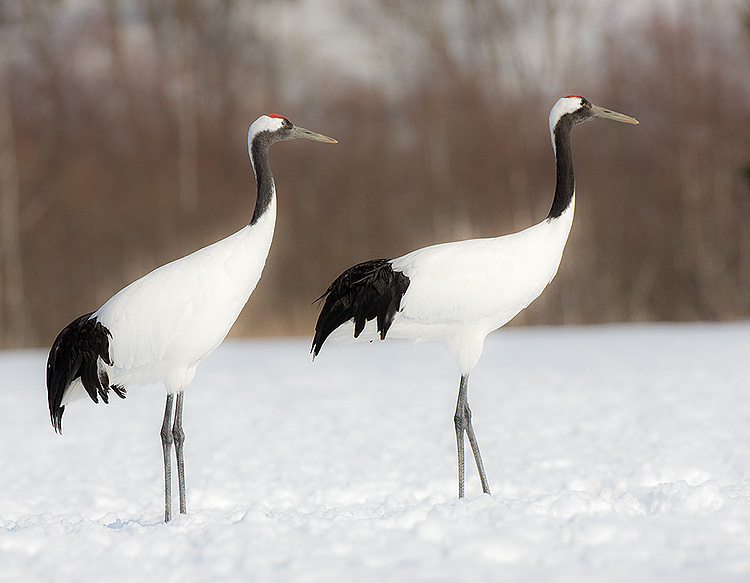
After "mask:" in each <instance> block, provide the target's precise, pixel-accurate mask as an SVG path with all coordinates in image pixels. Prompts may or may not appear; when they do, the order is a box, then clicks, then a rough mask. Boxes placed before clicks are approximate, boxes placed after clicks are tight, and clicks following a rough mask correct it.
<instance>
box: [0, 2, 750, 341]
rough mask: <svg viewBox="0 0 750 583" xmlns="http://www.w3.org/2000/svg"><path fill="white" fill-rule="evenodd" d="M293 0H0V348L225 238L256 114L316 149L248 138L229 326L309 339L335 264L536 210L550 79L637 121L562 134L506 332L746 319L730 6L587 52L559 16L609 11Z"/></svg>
mask: <svg viewBox="0 0 750 583" xmlns="http://www.w3.org/2000/svg"><path fill="white" fill-rule="evenodd" d="M625 4H627V3H625ZM643 4H644V6H645V4H646V3H643ZM313 5H314V3H311V2H306V1H304V0H297V1H294V0H286V1H279V0H164V1H162V0H103V1H101V2H98V3H79V4H76V3H75V2H63V1H61V0H0V345H1V346H4V347H18V346H45V345H49V344H50V343H51V342H52V340H53V338H54V336H55V334H56V333H57V332H58V331H59V330H60V329H61V328H62V326H64V325H65V324H67V323H68V322H69V321H70V320H71V319H72V318H74V317H75V316H77V315H79V314H82V313H85V312H87V311H91V310H93V309H96V308H97V307H98V306H99V305H101V303H102V302H103V301H104V300H106V299H107V298H108V297H110V296H111V295H112V294H113V293H114V292H116V291H117V290H119V289H120V288H121V287H123V286H124V285H126V284H127V283H129V282H130V281H132V280H134V279H135V278H137V277H139V276H141V275H143V274H144V273H146V272H148V271H149V270H151V269H153V268H155V267H157V266H158V265H161V264H163V263H165V262H167V261H170V260H172V259H175V258H177V257H179V256H181V255H184V254H187V253H189V252H191V251H193V250H194V249H196V248H198V247H199V246H203V245H206V244H208V243H211V242H213V241H215V240H217V239H219V238H222V237H224V236H226V235H228V234H229V233H231V232H233V231H235V230H237V229H239V228H241V227H242V226H243V225H244V224H245V223H246V222H247V221H248V220H249V218H250V215H251V213H252V208H253V204H254V197H255V183H254V179H253V175H252V169H251V166H250V163H249V161H248V159H247V152H246V142H245V139H246V132H247V128H248V126H249V124H250V123H251V122H252V121H253V120H254V119H255V118H256V117H257V116H258V115H260V114H261V113H273V112H276V113H283V114H284V115H287V116H288V117H289V118H290V119H291V120H292V121H293V122H295V123H299V124H300V125H304V126H305V127H309V128H311V129H313V130H316V131H320V132H323V133H325V134H328V135H331V136H334V137H336V138H337V139H338V140H339V142H340V144H339V145H338V146H335V147H326V148H322V147H320V148H318V147H308V144H305V143H293V144H284V145H279V146H276V147H275V148H274V150H273V151H272V153H271V158H272V160H271V163H272V166H273V169H274V172H275V177H276V181H277V189H278V197H279V218H278V224H277V230H276V237H275V241H274V245H273V246H272V248H271V254H270V256H269V259H268V262H267V267H266V271H265V273H264V275H263V278H262V279H261V282H260V284H259V286H258V289H257V290H256V292H255V294H254V295H253V298H252V300H251V301H250V303H249V305H248V308H247V309H246V310H245V312H244V313H243V315H242V316H241V318H240V320H239V322H238V324H237V325H236V326H235V329H234V334H235V335H269V334H304V335H307V334H310V332H311V330H312V326H313V324H314V321H315V317H316V315H317V310H316V306H315V305H313V300H314V299H315V298H316V297H317V296H318V295H319V294H320V293H322V291H323V290H324V289H325V287H326V286H327V284H328V283H329V282H330V280H331V279H332V278H333V277H335V276H336V275H338V274H339V273H340V272H341V271H342V270H343V269H344V268H346V267H348V266H349V265H351V264H352V263H354V262H357V261H361V260H364V259H369V258H374V257H394V256H397V255H401V254H403V253H406V252H408V251H410V250H412V249H414V248H417V247H419V246H423V245H427V244H430V243H436V242H441V241H448V240H454V239H458V238H467V237H478V236H495V235H499V234H504V233H507V232H511V231H514V230H518V229H522V228H525V227H526V226H529V225H531V224H532V223H534V222H537V221H539V220H541V219H542V218H543V217H544V216H545V214H546V212H547V211H548V210H549V205H550V204H551V200H552V193H553V190H554V162H553V157H552V149H551V146H550V144H549V134H548V128H547V116H548V113H549V108H550V107H551V105H552V104H553V103H554V101H555V100H556V98H557V97H559V96H560V95H566V94H569V93H580V94H583V95H585V96H586V97H588V98H589V99H591V100H592V101H594V102H595V103H600V104H602V105H605V106H608V107H612V108H613V109H617V110H619V111H623V112H625V113H628V114H630V115H634V116H636V117H638V118H639V119H640V120H641V125H640V126H638V127H620V126H617V125H615V124H611V125H606V124H601V125H599V124H588V125H586V126H584V127H582V128H580V129H578V130H576V135H575V137H574V156H575V162H576V178H577V194H578V196H577V204H578V206H577V210H576V212H577V213H578V217H577V219H576V221H575V224H574V227H573V230H572V233H571V237H570V240H569V243H568V248H567V251H566V254H565V256H564V258H563V262H562V266H561V268H560V272H559V274H558V276H557V279H556V280H555V282H554V284H553V285H552V286H550V288H549V289H548V290H547V292H545V294H543V296H542V297H541V298H540V299H539V300H538V301H537V302H536V303H535V304H533V305H532V306H531V307H530V308H529V309H528V310H527V311H525V312H524V313H522V314H521V315H520V316H519V318H518V319H517V320H516V321H517V322H522V323H527V324H532V323H533V324H557V323H564V324H578V323H599V322H613V321H642V320H695V319H707V320H722V319H734V318H747V317H748V316H749V315H750V293H748V291H749V290H750V221H748V219H747V217H748V216H750V197H749V196H748V195H749V194H750V184H749V183H750V180H749V178H748V170H747V169H748V165H749V164H750V106H749V105H748V104H750V42H749V41H750V29H749V28H745V29H743V22H745V20H744V19H747V15H748V14H750V6H748V5H747V4H746V3H745V4H743V3H741V2H735V3H731V4H727V3H724V2H720V1H719V0H716V1H710V0H707V1H695V2H685V3H684V4H682V5H681V7H680V11H681V12H680V14H670V13H668V12H665V11H663V10H660V9H659V8H658V7H657V8H652V9H649V11H648V13H647V14H642V15H640V16H639V17H638V18H630V19H629V20H627V22H626V23H625V24H622V25H619V26H618V25H617V24H616V22H617V20H616V19H612V20H611V22H610V23H609V25H608V26H606V27H604V28H603V29H602V30H603V32H600V34H599V37H597V39H598V40H597V42H592V34H591V30H592V29H593V28H596V26H597V25H596V24H594V25H592V26H589V27H588V28H586V27H579V26H578V25H579V24H580V22H582V20H583V19H588V18H593V17H594V15H595V12H594V11H593V8H592V7H593V6H599V10H598V12H596V14H600V15H601V14H605V15H606V14H610V16H611V14H612V12H613V11H616V10H617V7H618V6H620V5H619V4H618V3H615V2H599V3H597V2H594V0H590V1H580V2H570V3H561V2H557V1H555V0H544V1H540V2H534V3H526V2H513V1H512V0H497V1H495V2H483V1H480V0H440V1H435V2H403V1H397V0H352V1H351V2H341V3H340V5H339V8H340V10H339V11H338V12H336V13H335V14H328V15H324V16H321V15H316V16H315V17H316V18H317V20H315V19H314V18H311V17H310V14H311V12H310V11H311V10H313V13H314V8H311V6H313ZM326 6H327V7H328V8H330V7H331V6H336V4H326ZM305 11H307V12H305ZM295 14H296V15H297V17H296V18H295V17H294V15H295ZM300 14H302V16H300ZM604 18H606V17H604ZM321 22H322V23H323V24H321ZM316 26H317V27H318V29H319V30H320V32H319V34H318V35H317V36H316V33H315V30H316ZM338 36H341V37H342V38H341V39H337V37H338ZM347 39H348V40H347ZM347 42H348V43H349V45H347V44H346V43H347ZM348 52H351V54H347V53H348ZM356 59H359V61H357V60H356Z"/></svg>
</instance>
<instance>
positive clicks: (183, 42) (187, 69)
mask: <svg viewBox="0 0 750 583" xmlns="http://www.w3.org/2000/svg"><path fill="white" fill-rule="evenodd" d="M196 10H197V8H195V6H194V4H193V3H192V2H190V0H182V1H181V2H179V3H178V8H177V15H176V16H177V22H176V32H177V78H178V87H179V89H178V95H177V125H178V132H179V149H180V153H179V156H180V158H179V177H180V198H179V203H180V210H181V211H182V212H191V211H193V210H195V208H196V207H197V206H198V124H197V120H198V112H197V96H196V94H195V93H196V86H195V31H194V29H193V24H192V23H193V21H194V20H195V19H196V15H195V14H191V11H196Z"/></svg>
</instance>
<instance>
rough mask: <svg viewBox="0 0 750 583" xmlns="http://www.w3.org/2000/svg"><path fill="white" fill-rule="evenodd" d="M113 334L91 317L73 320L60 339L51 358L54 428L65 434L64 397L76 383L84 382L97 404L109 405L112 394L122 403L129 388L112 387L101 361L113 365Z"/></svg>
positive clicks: (49, 381) (49, 392)
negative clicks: (111, 340)
mask: <svg viewBox="0 0 750 583" xmlns="http://www.w3.org/2000/svg"><path fill="white" fill-rule="evenodd" d="M110 337H111V333H110V332H109V330H107V328H106V327H105V326H103V325H102V324H101V322H99V321H98V320H97V319H96V318H91V314H85V315H83V316H81V317H80V318H77V319H75V320H73V321H72V322H71V323H70V324H68V325H67V326H66V327H65V328H63V330H62V332H60V334H58V335H57V338H56V339H55V342H54V343H53V344H52V348H51V349H50V351H49V357H48V358H47V401H48V402H49V415H50V420H51V421H52V427H54V428H55V431H57V432H58V433H62V416H63V413H64V412H65V406H64V405H62V399H63V395H64V394H65V391H66V390H67V389H68V387H69V386H70V383H72V382H73V381H74V380H76V379H78V378H80V379H81V382H82V383H83V387H84V388H85V389H86V393H88V395H89V397H91V400H92V401H94V403H98V402H99V397H101V398H102V401H104V402H105V403H109V391H110V390H113V391H114V392H115V394H116V395H117V396H118V397H120V398H121V399H124V398H125V388H124V387H121V386H120V385H110V384H109V376H108V375H107V371H106V370H104V369H101V370H100V369H99V359H100V358H101V359H102V361H103V362H105V363H106V364H110V365H111V364H112V361H111V360H110V358H109V338H110Z"/></svg>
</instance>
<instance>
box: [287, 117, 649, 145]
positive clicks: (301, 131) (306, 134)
mask: <svg viewBox="0 0 750 583" xmlns="http://www.w3.org/2000/svg"><path fill="white" fill-rule="evenodd" d="M636 123H638V122H636ZM294 137H295V138H303V139H305V140H315V141H316V142H325V143H327V144H338V143H339V142H338V140H334V139H333V138H329V137H328V136H324V135H323V134H318V133H315V132H311V131H310V130H306V129H305V128H301V127H299V126H294Z"/></svg>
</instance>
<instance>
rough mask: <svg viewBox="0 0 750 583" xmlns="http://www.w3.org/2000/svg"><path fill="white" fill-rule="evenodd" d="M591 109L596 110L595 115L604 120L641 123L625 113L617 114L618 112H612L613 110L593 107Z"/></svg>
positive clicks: (597, 106)
mask: <svg viewBox="0 0 750 583" xmlns="http://www.w3.org/2000/svg"><path fill="white" fill-rule="evenodd" d="M591 109H593V110H594V115H595V116H596V117H601V118H602V119H611V120H614V121H619V122H622V123H631V124H637V123H639V122H638V120H637V119H635V118H634V117H630V116H629V115H625V114H624V113H617V112H616V111H612V110H611V109H607V108H606V107H600V106H599V105H592V106H591Z"/></svg>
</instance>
